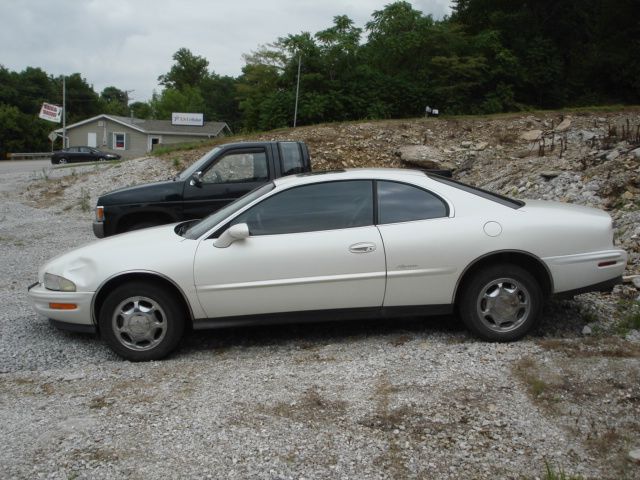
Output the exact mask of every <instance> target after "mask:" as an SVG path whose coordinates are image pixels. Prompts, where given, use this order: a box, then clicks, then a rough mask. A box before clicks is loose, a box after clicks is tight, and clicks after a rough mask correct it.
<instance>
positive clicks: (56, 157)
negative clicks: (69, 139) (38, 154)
mask: <svg viewBox="0 0 640 480" xmlns="http://www.w3.org/2000/svg"><path fill="white" fill-rule="evenodd" d="M119 159H120V155H118V154H117V153H107V152H101V151H100V150H98V149H97V148H93V147H68V148H65V149H64V150H58V151H56V152H53V153H52V154H51V163H53V164H54V165H55V164H64V163H72V162H104V161H107V160H119Z"/></svg>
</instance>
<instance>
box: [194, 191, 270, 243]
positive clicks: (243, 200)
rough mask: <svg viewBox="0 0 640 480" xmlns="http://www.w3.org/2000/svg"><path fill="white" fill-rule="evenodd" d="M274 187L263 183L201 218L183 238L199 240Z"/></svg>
mask: <svg viewBox="0 0 640 480" xmlns="http://www.w3.org/2000/svg"><path fill="white" fill-rule="evenodd" d="M274 188H275V185H274V184H273V182H269V183H265V184H264V185H262V186H260V187H258V188H256V189H254V190H251V191H250V192H249V193H247V194H246V195H243V196H242V197H240V198H239V199H237V200H236V201H235V202H232V203H230V204H229V205H227V206H225V207H222V208H221V209H220V210H218V211H217V212H214V213H212V214H211V215H209V216H208V217H205V218H203V219H202V220H200V221H199V222H198V223H195V224H193V225H192V226H191V227H190V228H189V229H188V230H187V231H186V232H184V235H183V236H184V237H185V238H188V239H190V240H196V239H198V238H200V237H201V236H202V235H204V234H205V233H207V232H208V231H209V230H210V229H212V228H213V227H215V226H216V225H217V224H219V223H220V222H222V221H223V220H225V219H226V218H227V217H230V216H231V215H233V214H234V213H236V212H237V211H239V210H241V209H242V208H244V207H245V206H247V205H249V204H250V203H251V202H253V201H254V200H256V199H257V198H260V197H261V196H262V195H264V194H265V193H267V192H269V191H271V190H273V189H274Z"/></svg>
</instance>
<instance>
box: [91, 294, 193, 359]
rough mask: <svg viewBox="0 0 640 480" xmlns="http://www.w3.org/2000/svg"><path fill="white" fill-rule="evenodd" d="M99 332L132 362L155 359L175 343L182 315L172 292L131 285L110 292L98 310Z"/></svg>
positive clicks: (173, 346) (180, 331)
mask: <svg viewBox="0 0 640 480" xmlns="http://www.w3.org/2000/svg"><path fill="white" fill-rule="evenodd" d="M99 323H100V332H101V334H102V336H103V337H104V338H105V340H106V341H107V343H108V344H109V346H110V347H111V348H112V349H113V350H114V351H115V352H116V353H118V354H119V355H121V356H122V357H124V358H126V359H128V360H131V361H145V360H158V359H160V358H163V357H165V356H166V355H168V354H169V353H170V352H171V351H172V350H173V349H174V348H175V347H176V346H177V344H178V342H179V341H180V339H181V337H182V333H183V331H184V314H183V312H182V310H181V308H180V305H179V304H178V302H177V301H176V299H175V296H174V294H173V293H172V292H170V291H168V290H167V289H165V288H163V287H160V286H157V285H153V284H146V283H138V282H131V283H127V284H124V285H121V286H120V287H118V288H116V289H115V290H114V291H113V292H111V293H110V294H109V295H108V296H107V298H106V300H105V302H104V304H103V306H102V308H101V309H100V318H99Z"/></svg>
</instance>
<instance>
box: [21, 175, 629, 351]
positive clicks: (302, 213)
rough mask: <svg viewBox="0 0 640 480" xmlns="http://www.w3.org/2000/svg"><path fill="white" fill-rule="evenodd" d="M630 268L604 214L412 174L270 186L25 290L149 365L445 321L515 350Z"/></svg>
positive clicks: (81, 252)
mask: <svg viewBox="0 0 640 480" xmlns="http://www.w3.org/2000/svg"><path fill="white" fill-rule="evenodd" d="M626 261H627V254H626V253H625V251H623V250H620V249H618V248H615V247H614V245H613V230H612V222H611V217H610V216H609V215H608V214H607V213H605V212H602V211H599V210H595V209H591V208H586V207H580V206H575V205H568V204H563V203H553V202H543V201H534V200H527V201H526V202H524V201H519V200H512V199H509V198H506V197H503V196H500V195H496V194H493V193H490V192H487V191H484V190H481V189H478V188H474V187H470V186H468V185H464V184H461V183H458V182H456V181H453V180H450V179H446V178H441V177H437V176H434V175H428V174H425V173H424V172H420V171H414V170H391V169H379V170H375V169H373V170H347V171H335V172H325V173H319V174H305V175H297V176H291V177H285V178H281V179H279V180H276V181H274V182H273V183H269V184H266V185H264V186H262V187H260V188H258V189H257V190H254V191H253V192H251V193H249V194H247V195H246V196H244V197H242V198H240V199H239V200H237V201H236V202H234V203H231V204H229V205H227V206H226V207H225V208H223V209H222V210H219V211H217V212H215V213H214V214H212V215H210V216H209V217H207V218H205V219H203V220H200V221H189V222H182V223H179V224H173V225H165V226H161V227H155V228H149V229H146V230H140V231H136V232H131V233H125V234H122V235H116V236H114V237H111V238H108V239H103V240H99V241H97V242H94V243H91V244H89V245H86V246H84V247H81V248H78V249H75V250H73V251H71V252H68V253H65V254H63V255H60V256H58V257H56V258H54V259H53V260H51V261H50V262H48V263H47V264H46V265H44V267H42V268H41V269H40V272H39V275H38V282H37V283H36V284H34V285H32V286H31V287H30V288H29V297H30V299H31V301H32V302H33V304H34V306H35V309H36V311H37V312H39V313H41V314H42V315H44V316H46V317H48V318H50V319H51V321H52V323H53V324H54V325H56V326H58V327H60V328H67V329H74V330H77V331H91V332H94V331H96V330H97V331H99V332H100V334H101V335H102V337H103V338H104V339H105V340H106V341H107V343H108V344H109V345H110V346H111V348H113V350H115V351H116V352H117V353H118V354H120V355H121V356H122V357H124V358H126V359H129V360H134V361H141V360H152V359H159V358H162V357H164V356H166V355H167V354H169V353H170V352H171V351H172V350H173V349H175V348H176V346H177V345H178V343H179V341H180V338H181V337H182V334H183V331H184V329H185V327H186V326H192V327H193V328H194V329H204V328H217V327H226V326H230V325H246V324H265V323H269V322H270V323H280V322H288V321H293V320H295V321H305V320H306V321H309V320H321V319H329V320H338V319H347V318H375V317H379V316H384V317H392V316H416V315H424V314H446V313H452V312H454V311H457V312H458V313H459V315H460V316H461V317H462V319H463V321H464V323H465V324H466V326H467V327H468V328H469V330H470V331H471V332H472V333H474V334H475V335H476V336H478V337H480V338H482V339H484V340H489V341H510V340H516V339H519V338H521V337H522V336H523V335H525V334H526V333H527V332H528V331H529V330H531V328H532V327H533V325H534V324H535V322H536V319H537V317H538V316H539V314H540V311H541V307H542V305H543V302H544V301H545V299H547V298H548V297H550V296H551V295H553V294H565V295H572V294H575V293H578V292H585V291H592V290H607V289H611V288H612V286H613V285H615V284H616V283H618V282H619V281H620V278H621V275H622V273H623V271H624V268H625V265H626Z"/></svg>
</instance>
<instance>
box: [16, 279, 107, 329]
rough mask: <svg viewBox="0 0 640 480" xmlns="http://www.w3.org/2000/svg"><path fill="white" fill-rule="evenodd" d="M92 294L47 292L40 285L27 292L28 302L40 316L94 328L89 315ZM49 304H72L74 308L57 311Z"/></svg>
mask: <svg viewBox="0 0 640 480" xmlns="http://www.w3.org/2000/svg"><path fill="white" fill-rule="evenodd" d="M93 294H94V292H56V291H53V290H47V289H46V288H44V286H43V285H42V284H41V283H36V284H34V285H31V286H30V287H29V290H28V296H29V300H30V301H31V303H32V304H33V307H34V308H35V310H36V312H38V313H39V314H40V315H43V316H45V317H47V318H49V319H52V320H57V321H58V322H63V323H66V324H73V325H77V326H87V327H94V328H95V324H94V322H93V318H92V315H91V302H92V300H93ZM50 303H74V304H76V308H74V309H73V310H58V309H54V308H51V307H50V305H49V304H50Z"/></svg>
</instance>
